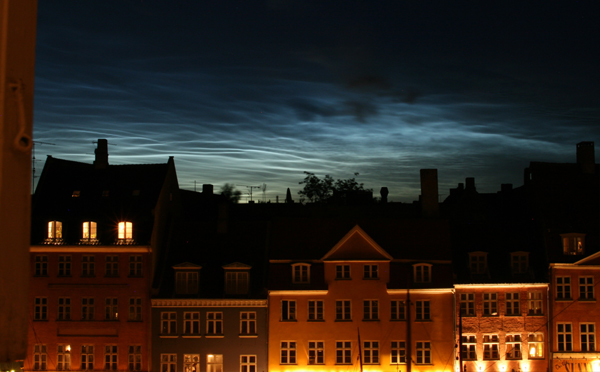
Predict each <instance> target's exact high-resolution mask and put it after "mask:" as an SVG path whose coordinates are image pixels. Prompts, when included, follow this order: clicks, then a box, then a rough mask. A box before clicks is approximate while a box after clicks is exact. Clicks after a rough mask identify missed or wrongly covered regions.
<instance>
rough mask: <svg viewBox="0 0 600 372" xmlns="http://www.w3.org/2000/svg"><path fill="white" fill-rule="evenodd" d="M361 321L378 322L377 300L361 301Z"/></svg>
mask: <svg viewBox="0 0 600 372" xmlns="http://www.w3.org/2000/svg"><path fill="white" fill-rule="evenodd" d="M363 314H364V315H363V320H379V300H363Z"/></svg>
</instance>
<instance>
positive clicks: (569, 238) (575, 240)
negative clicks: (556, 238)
mask: <svg viewBox="0 0 600 372" xmlns="http://www.w3.org/2000/svg"><path fill="white" fill-rule="evenodd" d="M560 236H561V238H562V243H563V253H564V254H565V255H572V256H579V255H582V254H584V252H585V234H577V233H570V234H561V235H560Z"/></svg>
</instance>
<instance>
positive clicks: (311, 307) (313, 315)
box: [308, 300, 324, 321]
mask: <svg viewBox="0 0 600 372" xmlns="http://www.w3.org/2000/svg"><path fill="white" fill-rule="evenodd" d="M323 319H324V318H323V301H321V300H309V301H308V320H312V321H319V320H323Z"/></svg>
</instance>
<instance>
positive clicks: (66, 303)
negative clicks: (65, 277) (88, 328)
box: [56, 297, 71, 321]
mask: <svg viewBox="0 0 600 372" xmlns="http://www.w3.org/2000/svg"><path fill="white" fill-rule="evenodd" d="M56 320H58V321H68V320H71V298H70V297H59V298H58V312H57V314H56Z"/></svg>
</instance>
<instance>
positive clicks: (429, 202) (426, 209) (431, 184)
mask: <svg viewBox="0 0 600 372" xmlns="http://www.w3.org/2000/svg"><path fill="white" fill-rule="evenodd" d="M421 213H422V215H423V217H426V218H436V217H439V215H440V213H439V203H438V178H437V169H421Z"/></svg>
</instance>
